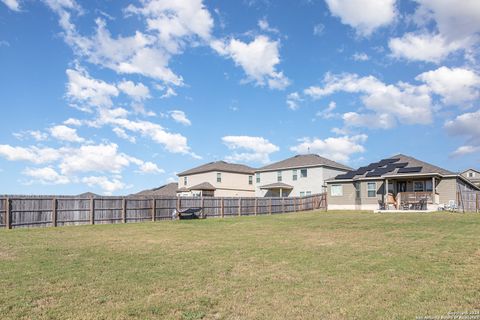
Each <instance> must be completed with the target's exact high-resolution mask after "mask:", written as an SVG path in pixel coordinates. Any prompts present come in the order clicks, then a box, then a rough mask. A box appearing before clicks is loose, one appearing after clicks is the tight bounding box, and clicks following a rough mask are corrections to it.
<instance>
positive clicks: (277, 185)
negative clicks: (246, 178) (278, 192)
mask: <svg viewBox="0 0 480 320" xmlns="http://www.w3.org/2000/svg"><path fill="white" fill-rule="evenodd" d="M260 189H293V186H291V185H289V184H286V183H283V182H275V183H271V184H266V185H264V186H261V187H260Z"/></svg>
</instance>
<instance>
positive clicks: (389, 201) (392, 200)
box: [387, 193, 397, 209]
mask: <svg viewBox="0 0 480 320" xmlns="http://www.w3.org/2000/svg"><path fill="white" fill-rule="evenodd" d="M390 206H393V208H394V209H397V199H395V196H394V195H393V194H392V193H389V194H388V195H387V208H388V209H390Z"/></svg>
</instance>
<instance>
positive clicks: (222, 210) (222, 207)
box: [220, 197, 225, 218]
mask: <svg viewBox="0 0 480 320" xmlns="http://www.w3.org/2000/svg"><path fill="white" fill-rule="evenodd" d="M223 200H224V198H223V197H222V198H221V201H220V216H221V217H222V218H223V217H224V215H225V203H224V202H223Z"/></svg>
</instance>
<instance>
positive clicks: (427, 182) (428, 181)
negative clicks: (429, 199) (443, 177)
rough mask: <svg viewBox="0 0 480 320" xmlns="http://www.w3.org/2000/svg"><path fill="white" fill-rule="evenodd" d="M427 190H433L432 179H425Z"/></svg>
mask: <svg viewBox="0 0 480 320" xmlns="http://www.w3.org/2000/svg"><path fill="white" fill-rule="evenodd" d="M425 191H433V188H432V180H427V181H425Z"/></svg>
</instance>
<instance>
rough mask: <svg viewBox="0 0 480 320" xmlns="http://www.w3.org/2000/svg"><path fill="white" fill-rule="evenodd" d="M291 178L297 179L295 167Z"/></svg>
mask: <svg viewBox="0 0 480 320" xmlns="http://www.w3.org/2000/svg"><path fill="white" fill-rule="evenodd" d="M292 180H293V181H296V180H297V169H293V170H292Z"/></svg>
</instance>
